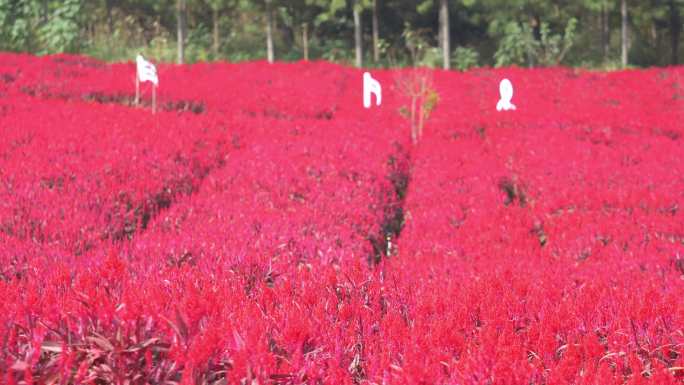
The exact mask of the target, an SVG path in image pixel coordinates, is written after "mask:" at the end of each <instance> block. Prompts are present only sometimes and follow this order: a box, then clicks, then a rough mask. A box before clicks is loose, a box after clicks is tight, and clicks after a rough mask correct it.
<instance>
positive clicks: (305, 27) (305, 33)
mask: <svg viewBox="0 0 684 385" xmlns="http://www.w3.org/2000/svg"><path fill="white" fill-rule="evenodd" d="M302 46H303V48H304V60H306V61H309V24H308V23H303V24H302Z"/></svg>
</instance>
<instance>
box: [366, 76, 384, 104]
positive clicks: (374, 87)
mask: <svg viewBox="0 0 684 385" xmlns="http://www.w3.org/2000/svg"><path fill="white" fill-rule="evenodd" d="M371 94H375V102H376V104H377V105H378V106H379V105H380V103H382V86H381V85H380V82H379V81H377V80H375V79H373V77H372V76H371V74H370V73H368V72H365V73H364V74H363V106H364V107H366V108H371Z"/></svg>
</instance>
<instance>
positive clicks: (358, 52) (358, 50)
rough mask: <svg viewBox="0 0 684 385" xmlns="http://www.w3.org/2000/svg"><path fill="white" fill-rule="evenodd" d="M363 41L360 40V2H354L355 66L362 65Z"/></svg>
mask: <svg viewBox="0 0 684 385" xmlns="http://www.w3.org/2000/svg"><path fill="white" fill-rule="evenodd" d="M362 44H363V42H362V41H361V4H359V1H358V0H357V1H355V2H354V47H355V48H356V66H357V67H361V66H362V65H363V45H362Z"/></svg>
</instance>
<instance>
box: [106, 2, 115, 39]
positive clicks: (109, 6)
mask: <svg viewBox="0 0 684 385" xmlns="http://www.w3.org/2000/svg"><path fill="white" fill-rule="evenodd" d="M105 7H106V8H107V27H108V29H109V36H112V35H114V16H113V15H112V12H113V8H114V4H112V0H107V1H106V2H105Z"/></svg>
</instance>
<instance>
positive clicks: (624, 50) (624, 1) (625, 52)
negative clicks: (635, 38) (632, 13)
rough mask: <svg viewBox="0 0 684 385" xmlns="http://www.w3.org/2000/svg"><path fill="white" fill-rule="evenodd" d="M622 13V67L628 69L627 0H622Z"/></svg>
mask: <svg viewBox="0 0 684 385" xmlns="http://www.w3.org/2000/svg"><path fill="white" fill-rule="evenodd" d="M621 3H622V4H621V7H620V9H621V13H622V39H621V40H622V67H623V68H624V67H627V64H629V62H628V50H629V42H628V39H629V32H628V30H627V29H628V27H629V26H628V25H627V0H622V2H621Z"/></svg>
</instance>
